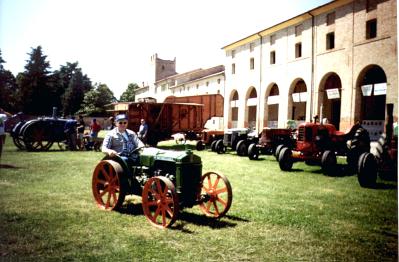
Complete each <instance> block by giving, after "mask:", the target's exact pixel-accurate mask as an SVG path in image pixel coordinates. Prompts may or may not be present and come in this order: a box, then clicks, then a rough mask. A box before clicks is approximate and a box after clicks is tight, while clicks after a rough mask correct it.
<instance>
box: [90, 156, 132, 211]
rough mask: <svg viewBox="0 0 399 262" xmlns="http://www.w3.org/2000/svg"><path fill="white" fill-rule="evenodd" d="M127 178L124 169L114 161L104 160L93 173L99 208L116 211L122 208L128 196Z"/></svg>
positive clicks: (94, 194) (93, 183) (93, 187)
mask: <svg viewBox="0 0 399 262" xmlns="http://www.w3.org/2000/svg"><path fill="white" fill-rule="evenodd" d="M126 183H127V181H126V178H125V177H124V175H123V168H122V167H121V165H120V164H118V163H117V162H115V161H113V160H102V161H101V162H100V163H98V164H97V166H96V168H95V169H94V172H93V179H92V190H93V196H94V199H95V201H96V203H97V206H98V207H99V208H101V209H105V210H115V209H118V208H120V207H121V206H122V204H123V201H124V200H125V196H126V190H125V186H126Z"/></svg>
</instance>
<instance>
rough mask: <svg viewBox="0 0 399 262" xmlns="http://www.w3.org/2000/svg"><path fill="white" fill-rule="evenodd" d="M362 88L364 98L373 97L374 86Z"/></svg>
mask: <svg viewBox="0 0 399 262" xmlns="http://www.w3.org/2000/svg"><path fill="white" fill-rule="evenodd" d="M361 87H362V93H363V96H371V91H373V85H364V86H361Z"/></svg>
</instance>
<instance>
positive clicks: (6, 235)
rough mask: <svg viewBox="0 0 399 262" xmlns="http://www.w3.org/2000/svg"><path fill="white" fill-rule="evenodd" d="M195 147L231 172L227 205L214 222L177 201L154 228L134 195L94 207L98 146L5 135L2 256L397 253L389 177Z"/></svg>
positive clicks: (202, 257)
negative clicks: (54, 145)
mask: <svg viewBox="0 0 399 262" xmlns="http://www.w3.org/2000/svg"><path fill="white" fill-rule="evenodd" d="M160 146H162V147H164V148H174V149H182V148H184V146H177V145H175V144H174V143H173V142H163V143H161V144H160ZM189 147H191V148H192V144H191V145H189ZM195 153H196V154H198V155H199V156H201V158H202V161H203V172H206V171H211V170H212V171H218V172H221V173H223V174H225V175H226V176H227V177H228V178H229V180H230V183H231V185H232V187H233V204H232V207H231V209H230V211H229V212H228V214H227V216H226V217H224V218H222V219H221V220H216V221H215V220H213V219H210V218H207V217H205V216H204V215H203V214H202V213H201V211H200V210H199V208H198V207H193V208H190V209H185V210H183V211H182V212H181V213H180V216H179V220H177V222H176V223H175V224H174V225H173V227H172V228H171V229H166V230H161V229H157V228H155V227H153V226H151V225H150V224H149V223H148V222H147V221H146V219H145V217H144V215H143V214H142V211H141V205H140V201H141V200H140V197H134V198H132V199H131V202H132V203H133V204H131V205H129V206H128V207H127V208H126V209H125V212H123V213H118V212H105V211H101V210H99V209H98V208H97V207H96V205H95V204H94V200H93V197H92V193H91V175H92V172H93V169H94V167H95V166H96V164H97V162H98V161H99V160H100V159H101V158H102V156H103V155H102V153H98V152H93V151H83V152H67V151H65V152H61V151H57V150H55V149H54V150H52V151H50V152H39V153H33V152H25V151H18V150H17V149H16V147H15V146H14V145H13V144H12V141H11V139H10V137H7V141H6V147H5V149H4V150H3V155H2V159H1V163H2V164H3V165H11V166H13V167H9V168H1V169H0V207H1V211H0V260H8V259H10V260H14V259H20V260H30V261H37V260H52V261H59V260H77V261H86V260H93V261H104V260H105V261H298V260H306V261H309V260H313V261H332V260H334V261H335V260H338V261H348V260H349V261H376V260H378V261H379V260H383V261H397V259H398V240H397V239H398V225H397V222H398V212H397V211H398V201H397V196H398V191H397V183H396V182H389V181H382V180H379V181H378V182H379V186H378V189H365V188H361V187H360V186H359V184H358V182H357V178H356V176H339V177H328V176H324V175H323V174H321V173H320V168H319V167H317V166H306V165H305V164H301V163H297V164H295V165H294V171H292V172H282V171H280V169H279V167H278V163H277V162H276V161H275V160H274V158H273V157H272V156H261V159H260V160H258V161H250V160H249V159H248V158H246V157H238V156H236V155H235V154H233V153H227V154H224V155H217V154H215V153H212V152H208V151H201V152H197V151H195Z"/></svg>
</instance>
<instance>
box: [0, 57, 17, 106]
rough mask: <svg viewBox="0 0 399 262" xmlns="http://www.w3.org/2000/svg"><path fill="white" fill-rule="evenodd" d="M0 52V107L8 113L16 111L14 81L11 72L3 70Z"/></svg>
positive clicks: (15, 86)
mask: <svg viewBox="0 0 399 262" xmlns="http://www.w3.org/2000/svg"><path fill="white" fill-rule="evenodd" d="M4 63H6V61H4V60H3V58H2V55H1V50H0V107H1V108H3V109H4V110H6V111H8V112H15V111H18V109H19V108H18V103H16V88H17V84H16V80H15V77H14V75H13V74H12V73H11V71H8V70H6V69H5V68H4V66H3V64H4Z"/></svg>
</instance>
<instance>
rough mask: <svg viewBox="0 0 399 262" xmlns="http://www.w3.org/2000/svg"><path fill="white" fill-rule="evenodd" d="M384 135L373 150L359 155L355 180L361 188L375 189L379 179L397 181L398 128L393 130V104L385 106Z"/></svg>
mask: <svg viewBox="0 0 399 262" xmlns="http://www.w3.org/2000/svg"><path fill="white" fill-rule="evenodd" d="M385 123H386V125H385V133H384V134H382V135H381V136H380V138H379V139H378V141H377V142H376V145H375V147H374V148H373V149H374V150H370V152H364V153H362V154H361V155H360V157H359V160H358V165H357V178H358V181H359V184H360V186H362V187H375V186H376V182H377V176H379V177H380V178H381V179H384V180H385V179H387V180H397V179H398V177H397V176H398V126H397V123H396V127H395V128H394V121H393V104H387V118H386V121H385Z"/></svg>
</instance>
